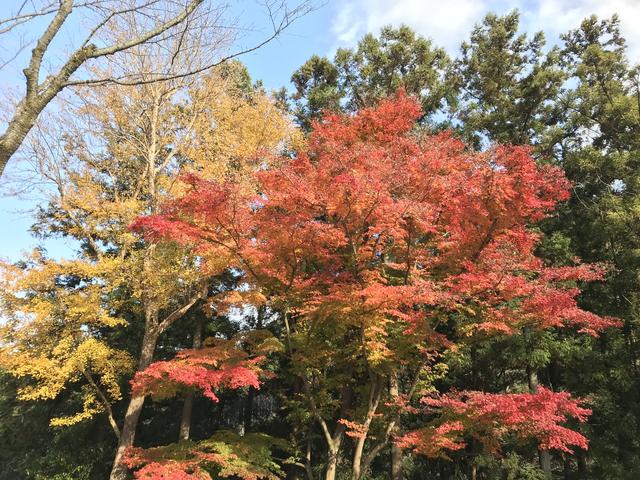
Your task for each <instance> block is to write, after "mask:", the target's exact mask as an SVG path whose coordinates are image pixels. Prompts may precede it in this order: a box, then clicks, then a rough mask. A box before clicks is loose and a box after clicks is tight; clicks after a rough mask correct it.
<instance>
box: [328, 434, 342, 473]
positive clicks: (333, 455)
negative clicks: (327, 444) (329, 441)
mask: <svg viewBox="0 0 640 480" xmlns="http://www.w3.org/2000/svg"><path fill="white" fill-rule="evenodd" d="M340 443H342V442H340V441H338V442H337V444H336V445H334V447H333V448H330V449H328V453H329V458H328V459H327V472H326V473H325V476H324V479H325V480H335V478H336V472H337V470H338V453H339V452H340Z"/></svg>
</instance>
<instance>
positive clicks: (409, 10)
mask: <svg viewBox="0 0 640 480" xmlns="http://www.w3.org/2000/svg"><path fill="white" fill-rule="evenodd" d="M294 1H295V0H291V3H294ZM0 3H1V5H2V6H1V7H0V18H4V17H5V16H6V15H7V13H8V12H10V11H11V10H12V9H13V8H12V7H15V5H16V4H20V3H22V0H0ZM231 4H232V8H233V9H234V11H235V12H237V14H238V17H239V19H240V21H241V22H242V23H243V24H244V25H247V26H252V27H254V28H255V31H254V32H253V33H250V34H248V35H247V36H246V37H245V38H243V39H241V40H240V41H239V43H240V46H242V44H245V45H247V44H250V43H251V40H252V39H253V38H254V35H259V34H260V33H261V26H262V28H263V29H266V26H265V24H264V20H265V18H264V16H263V15H262V14H261V13H260V11H259V10H257V9H256V3H254V2H252V1H250V0H247V1H237V2H231ZM514 8H518V9H519V10H520V11H521V14H522V24H523V30H526V31H529V32H532V31H537V30H544V31H545V33H546V34H547V39H548V41H549V42H555V41H556V39H557V37H558V35H559V33H562V32H565V31H567V30H569V29H571V28H575V27H576V26H577V25H578V24H579V22H580V21H581V20H582V19H583V18H584V17H585V16H587V15H589V14H591V13H596V14H598V15H599V16H601V17H604V16H610V15H611V14H612V13H614V12H616V13H619V14H620V17H621V22H622V28H623V33H624V34H625V36H626V38H627V40H628V42H629V56H630V58H631V59H632V60H633V61H635V62H638V61H640V35H639V34H638V33H637V28H636V26H635V23H636V22H637V19H638V18H640V0H609V1H603V0H328V1H327V2H326V4H325V5H324V6H322V7H321V8H319V9H318V10H316V11H314V12H312V13H311V14H309V15H307V16H305V17H303V18H301V19H299V20H298V21H297V22H296V23H295V24H294V25H292V26H291V27H290V28H289V30H288V31H287V32H286V33H285V34H284V35H283V36H282V37H280V38H279V39H277V40H275V41H274V42H272V43H270V44H269V45H267V46H265V47H264V48H262V49H260V50H258V51H257V52H254V53H251V54H248V55H246V56H244V57H243V58H242V60H243V61H244V62H245V63H246V64H247V66H248V68H249V70H250V72H251V74H252V76H253V77H254V79H262V80H263V82H264V84H265V86H266V87H267V88H269V89H272V88H273V89H276V88H280V87H281V86H289V79H290V77H291V73H292V72H293V71H294V70H295V69H296V68H298V67H299V66H300V65H301V64H302V63H304V61H305V60H306V59H307V58H309V57H310V56H311V55H312V54H314V53H315V54H320V55H329V56H331V55H332V54H333V53H334V52H335V50H336V49H337V48H338V47H342V46H344V47H350V46H353V45H354V44H355V43H357V41H358V39H359V38H361V37H362V35H364V34H365V33H367V32H377V31H379V29H380V28H381V27H382V26H384V25H388V24H393V25H399V24H402V23H405V24H408V25H409V26H411V27H412V28H414V29H415V30H416V31H417V32H419V33H420V34H422V35H424V36H426V37H430V38H432V39H433V41H434V42H435V43H436V44H437V45H440V46H443V47H445V48H446V49H447V50H448V51H449V52H450V53H451V54H453V55H455V54H456V53H457V51H458V47H459V45H460V43H461V42H462V41H463V40H464V39H465V38H466V37H467V35H468V33H469V31H470V29H471V28H472V27H473V25H474V24H475V23H477V22H478V21H480V20H481V19H482V17H483V16H484V15H485V14H486V13H487V12H489V11H494V12H496V13H505V12H507V11H510V10H512V9H514ZM38 27H40V28H41V25H34V26H33V29H32V30H27V31H26V32H25V33H26V35H25V38H26V39H27V40H28V39H30V38H37V34H38V33H39V31H40V28H38ZM262 31H263V32H265V31H266V30H262ZM63 35H66V37H64V38H70V37H71V36H72V33H71V30H67V31H66V32H63ZM64 38H61V39H60V41H61V42H62V41H64ZM14 42H15V39H14V40H11V41H9V40H7V39H4V38H2V37H0V64H2V63H3V61H2V60H4V59H6V58H7V56H8V55H10V52H11V49H12V48H14V47H15V43H14ZM21 60H22V58H20V57H19V58H17V59H16V61H15V62H13V63H12V64H11V65H9V67H7V68H5V69H3V70H1V71H0V93H1V91H4V90H6V89H10V88H15V87H16V86H17V85H20V82H21V81H22V76H21V73H20V72H21V69H22V68H24V63H23V64H21V63H20V61H21ZM0 128H1V127H0ZM17 167H18V166H17V165H15V162H14V164H10V165H9V166H8V167H7V171H6V173H7V174H8V175H11V171H12V169H15V168H17ZM39 201H41V199H39V198H34V197H29V196H27V197H26V198H24V197H23V198H15V197H7V196H3V197H0V232H1V233H0V257H1V258H5V259H11V260H17V259H18V258H20V256H21V253H22V252H25V251H28V250H30V249H32V248H33V247H34V246H35V245H36V244H37V241H36V240H35V239H33V238H32V237H31V236H30V234H29V226H30V225H31V214H30V210H33V208H34V207H35V206H36V205H37V203H38V202H39ZM46 247H47V248H48V250H49V253H50V254H51V255H52V256H66V257H69V256H71V255H72V254H73V252H72V249H71V248H70V247H71V246H70V245H67V244H65V243H64V242H61V241H49V242H47V244H46Z"/></svg>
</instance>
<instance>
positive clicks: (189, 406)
mask: <svg viewBox="0 0 640 480" xmlns="http://www.w3.org/2000/svg"><path fill="white" fill-rule="evenodd" d="M201 346H202V319H201V318H198V319H197V320H196V328H195V330H194V332H193V349H194V350H198V349H199V348H200V347H201ZM192 416H193V392H189V393H187V395H186V396H185V398H184V405H183V406H182V418H181V419H180V435H179V439H180V440H189V434H190V433H191V417H192Z"/></svg>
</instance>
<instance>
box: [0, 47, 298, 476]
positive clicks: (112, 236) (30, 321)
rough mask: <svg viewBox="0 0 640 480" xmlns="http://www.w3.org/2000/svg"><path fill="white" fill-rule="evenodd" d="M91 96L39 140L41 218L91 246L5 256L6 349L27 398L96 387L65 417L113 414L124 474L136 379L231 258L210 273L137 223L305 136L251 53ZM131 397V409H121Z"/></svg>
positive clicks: (138, 58)
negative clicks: (193, 178)
mask: <svg viewBox="0 0 640 480" xmlns="http://www.w3.org/2000/svg"><path fill="white" fill-rule="evenodd" d="M176 48H178V47H176ZM129 60H130V62H129V63H127V65H126V68H128V69H135V71H136V72H144V71H145V67H146V66H147V65H148V64H149V63H150V62H160V61H162V60H166V58H165V57H164V54H163V56H160V54H159V53H158V52H153V51H149V50H148V49H147V50H143V49H138V50H136V49H134V51H132V52H131V56H130V58H129ZM170 60H171V61H174V62H175V61H180V58H179V55H178V56H176V57H172V56H170ZM183 61H187V60H186V59H183ZM121 68H124V67H121ZM80 98H81V101H78V100H77V99H76V100H75V101H74V102H69V103H66V104H64V105H62V106H61V107H60V110H59V114H58V117H57V118H56V119H55V121H53V120H51V119H49V121H48V122H47V123H46V124H42V125H40V126H39V135H38V136H34V138H33V140H32V143H31V144H30V153H31V156H32V158H33V159H35V164H34V167H35V168H36V169H37V170H38V172H39V173H40V174H41V175H42V176H43V177H44V178H46V179H47V180H49V182H50V185H51V186H52V187H53V188H49V190H48V192H49V195H50V198H49V201H48V205H47V206H45V207H43V208H42V209H41V210H40V212H39V214H38V219H37V223H36V225H35V227H34V228H35V230H36V231H37V232H40V233H46V235H47V236H52V235H59V236H62V237H65V238H68V239H72V240H73V241H75V242H76V244H77V246H78V250H77V255H76V258H74V259H72V260H54V259H51V258H47V256H46V255H44V254H40V253H38V252H36V253H34V254H32V255H31V256H29V257H28V258H26V259H25V260H24V261H22V262H19V263H18V264H3V265H2V287H3V293H2V305H3V315H4V316H5V318H6V319H7V322H6V323H5V324H4V325H3V332H2V335H3V338H4V344H3V345H2V346H1V353H0V361H1V366H2V368H3V369H5V370H6V371H7V372H9V373H10V374H11V375H14V376H15V377H19V378H20V379H21V381H22V382H23V384H24V387H23V388H22V390H21V391H20V395H21V398H22V399H24V400H30V401H37V400H42V399H52V398H56V397H57V396H58V395H60V393H61V392H62V391H63V390H64V389H66V388H77V389H80V390H81V391H82V392H83V395H82V399H81V400H80V401H79V402H78V405H77V410H76V411H75V412H73V413H72V414H66V415H63V416H58V417H56V418H54V419H52V422H51V423H52V425H55V426H63V425H68V424H71V423H75V422H79V421H82V420H84V419H87V418H91V417H93V416H95V415H96V414H101V413H103V412H105V413H106V416H107V418H108V419H109V422H110V424H111V426H112V428H113V431H114V433H115V435H116V437H117V438H118V447H117V452H116V457H115V461H114V468H113V471H112V474H111V478H112V479H115V478H123V477H124V475H125V474H126V469H125V468H124V466H123V464H122V462H121V458H122V454H123V452H124V451H125V449H126V448H127V447H129V446H131V445H133V442H134V437H135V432H136V428H137V424H138V419H139V417H140V413H141V411H142V406H143V403H144V400H145V396H144V394H142V393H139V394H135V395H131V396H129V395H130V389H129V388H128V387H126V388H123V386H122V385H123V384H124V383H123V382H124V381H126V380H127V379H129V378H130V376H131V374H132V373H134V372H135V371H140V370H144V369H145V368H146V367H147V366H148V365H149V364H150V363H151V362H152V360H153V355H154V351H155V348H156V345H157V342H158V338H159V336H160V335H161V334H162V333H163V332H165V331H166V330H167V329H168V328H169V327H170V326H171V325H172V324H174V323H175V322H176V321H178V320H179V319H181V318H183V317H184V316H185V315H187V314H188V313H189V312H190V311H192V310H193V309H196V308H198V306H199V305H201V304H202V301H203V300H204V299H206V298H207V297H208V296H209V294H210V292H211V289H212V288H213V287H214V286H215V283H216V278H215V276H216V274H217V273H222V271H223V270H224V268H225V265H226V262H225V261H224V258H220V259H219V262H218V264H219V265H220V271H219V272H216V271H211V272H209V275H210V276H209V277H207V278H203V276H202V273H201V272H200V271H199V269H198V259H197V257H196V256H195V255H194V254H192V252H190V251H189V250H188V249H187V248H185V247H182V246H178V245H177V244H167V243H161V244H156V243H153V242H149V241H146V240H144V239H141V238H139V237H137V236H136V235H134V234H133V233H132V232H131V231H130V230H129V228H128V227H129V225H130V223H131V222H132V220H133V219H134V218H136V217H137V216H139V215H143V214H150V213H154V212H155V211H156V210H157V208H158V205H160V204H161V203H162V202H163V201H165V200H167V199H169V198H171V197H172V196H174V195H177V194H179V193H180V192H181V190H182V188H183V187H182V186H181V184H180V182H179V180H178V177H179V175H180V174H181V173H186V172H189V171H197V172H199V173H200V174H203V175H205V176H207V177H209V178H212V179H219V180H223V179H229V178H233V179H235V180H236V181H240V182H242V181H244V179H245V178H246V177H248V175H245V174H246V173H247V172H248V171H250V170H252V169H255V168H260V166H261V165H262V164H263V163H264V162H267V161H269V159H270V158H272V157H273V153H274V152H275V151H278V150H280V151H281V150H283V149H287V148H289V147H290V146H291V145H292V143H294V142H298V141H300V136H299V134H298V132H297V130H296V129H295V128H294V127H293V125H292V122H291V121H290V119H289V118H288V117H287V115H286V114H285V113H284V112H283V111H282V110H281V109H279V108H278V107H277V104H276V102H275V101H274V100H273V99H272V98H271V97H270V96H269V95H268V94H267V93H266V92H265V91H264V90H263V89H262V88H260V87H258V86H254V85H252V84H251V81H250V79H249V77H248V74H247V72H246V70H245V68H244V67H243V66H242V65H241V64H239V63H229V64H225V65H222V66H221V67H220V68H218V69H216V70H214V71H213V72H211V73H210V74H208V75H207V76H206V77H202V78H197V79H191V78H177V79H173V80H171V81H163V82H150V83H142V84H140V85H134V86H126V87H123V86H106V87H104V88H102V89H91V90H87V91H84V92H82V95H81V96H80ZM246 185H247V188H252V186H251V185H250V184H249V182H247V183H246ZM211 264H213V263H211ZM129 332H132V333H134V335H133V336H130V335H129ZM132 339H134V340H135V341H137V342H139V343H138V344H137V345H132V344H131V343H132ZM127 396H129V398H128V399H127V398H126V397H127ZM123 397H124V398H123ZM121 399H123V400H127V405H126V408H125V409H124V410H125V413H124V418H122V419H120V418H116V415H115V414H114V411H113V410H112V404H113V403H114V402H117V401H119V400H121Z"/></svg>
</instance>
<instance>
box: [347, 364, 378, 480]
mask: <svg viewBox="0 0 640 480" xmlns="http://www.w3.org/2000/svg"><path fill="white" fill-rule="evenodd" d="M382 388H383V386H382V378H380V377H377V376H376V378H373V379H372V382H371V391H370V392H369V405H368V409H367V416H366V418H365V421H364V424H363V427H364V428H363V432H362V434H361V435H360V436H359V437H358V439H357V441H356V448H355V451H354V453H353V465H352V471H351V479H352V480H360V478H361V477H362V475H363V474H364V469H363V468H362V454H363V452H364V446H365V443H366V441H367V434H368V432H369V427H370V426H371V422H372V421H373V417H374V416H375V414H376V410H377V409H378V404H379V403H380V397H381V396H382Z"/></svg>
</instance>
